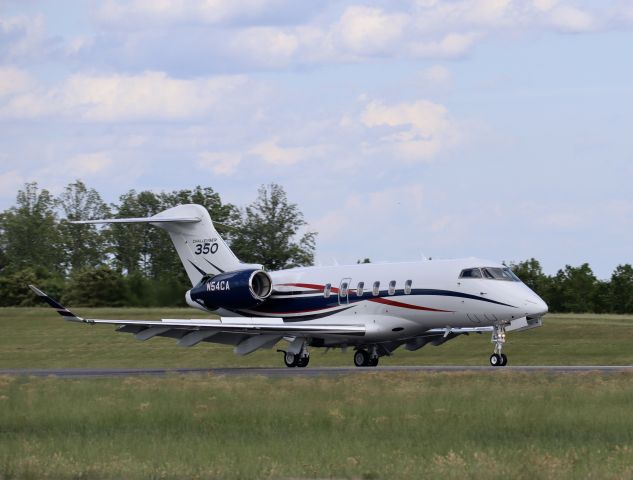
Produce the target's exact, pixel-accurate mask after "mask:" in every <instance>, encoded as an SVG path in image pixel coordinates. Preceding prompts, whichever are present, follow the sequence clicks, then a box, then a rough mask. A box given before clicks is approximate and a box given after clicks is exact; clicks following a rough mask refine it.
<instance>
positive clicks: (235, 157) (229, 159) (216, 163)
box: [198, 152, 242, 176]
mask: <svg viewBox="0 0 633 480" xmlns="http://www.w3.org/2000/svg"><path fill="white" fill-rule="evenodd" d="M241 161H242V157H241V156H240V155H239V154H237V153H229V152H203V153H201V154H200V155H199V156H198V167H200V168H201V169H203V170H206V169H209V168H210V169H211V170H212V171H213V173H215V174H216V175H226V176H229V175H233V174H234V173H235V172H236V171H237V167H238V166H239V165H240V163H241Z"/></svg>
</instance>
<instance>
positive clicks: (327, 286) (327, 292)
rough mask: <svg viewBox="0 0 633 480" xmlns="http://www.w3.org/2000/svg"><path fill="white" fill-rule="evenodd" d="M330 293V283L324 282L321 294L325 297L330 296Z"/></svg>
mask: <svg viewBox="0 0 633 480" xmlns="http://www.w3.org/2000/svg"><path fill="white" fill-rule="evenodd" d="M330 293H332V284H331V283H326V284H325V287H323V296H324V297H325V298H330Z"/></svg>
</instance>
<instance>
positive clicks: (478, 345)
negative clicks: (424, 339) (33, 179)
mask: <svg viewBox="0 0 633 480" xmlns="http://www.w3.org/2000/svg"><path fill="white" fill-rule="evenodd" d="M79 310H80V311H78V312H77V313H78V314H81V315H84V316H89V317H94V318H128V319H138V318H145V319H160V318H190V317H196V316H198V317H200V318H203V316H202V315H196V312H195V311H194V310H192V309H156V310H151V309H79ZM0 331H1V332H2V335H0V368H54V367H55V368H56V367H59V368H64V367H68V368H72V367H165V368H171V367H174V368H175V367H227V366H281V365H282V364H283V363H282V358H281V355H280V354H278V353H275V351H274V350H264V351H261V350H260V351H257V352H255V353H253V354H252V355H248V356H246V357H236V356H235V355H234V354H233V351H232V348H231V347H227V346H222V345H215V344H212V343H202V344H199V345H197V346H195V347H192V348H182V347H178V346H177V345H176V342H175V341H174V340H171V339H166V338H153V339H151V340H148V341H146V342H139V341H137V340H135V339H134V337H133V336H132V335H130V334H123V333H116V332H114V327H112V326H107V325H92V326H90V325H81V324H73V323H69V322H65V321H63V319H62V318H61V317H60V316H59V315H57V314H56V313H55V312H54V311H53V310H51V309H50V308H29V309H21V308H2V309H0ZM283 344H284V343H283V342H281V343H280V345H283ZM632 347H633V316H618V315H547V316H546V317H545V319H544V326H543V327H542V328H537V329H534V330H529V331H526V332H519V333H514V334H512V333H510V334H509V335H508V343H507V344H506V349H505V352H506V353H507V354H508V357H509V362H510V365H630V364H633V348H632ZM322 352H323V349H314V350H313V351H312V357H311V360H310V365H311V366H316V365H322V366H326V365H352V351H351V350H348V351H347V352H346V353H344V354H342V353H341V352H340V350H336V351H330V352H328V353H327V354H323V353H322ZM491 353H492V344H491V343H490V335H489V334H482V335H476V334H475V335H469V336H461V337H458V338H456V339H454V340H451V341H449V342H447V343H445V344H444V345H441V346H439V347H434V346H426V347H424V348H422V349H420V350H418V351H417V352H408V351H406V350H404V349H401V350H397V351H396V353H395V355H393V356H392V357H389V358H385V357H383V358H381V365H420V364H428V365H487V364H488V357H489V356H490V354H491Z"/></svg>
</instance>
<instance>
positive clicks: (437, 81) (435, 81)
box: [420, 65, 453, 87]
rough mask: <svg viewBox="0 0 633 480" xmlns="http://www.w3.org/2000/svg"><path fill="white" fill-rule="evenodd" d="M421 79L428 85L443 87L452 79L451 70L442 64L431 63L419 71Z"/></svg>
mask: <svg viewBox="0 0 633 480" xmlns="http://www.w3.org/2000/svg"><path fill="white" fill-rule="evenodd" d="M420 77H421V78H422V80H423V81H424V82H425V83H426V84H427V85H430V86H440V87H445V86H448V85H450V83H451V82H452V80H453V76H452V75H451V71H450V70H449V69H448V68H446V67H444V66H442V65H433V66H431V67H429V68H425V69H424V70H422V71H421V72H420Z"/></svg>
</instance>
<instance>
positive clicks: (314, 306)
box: [251, 288, 517, 316]
mask: <svg viewBox="0 0 633 480" xmlns="http://www.w3.org/2000/svg"><path fill="white" fill-rule="evenodd" d="M277 294H278V295H296V296H295V297H293V298H277V297H275V295H272V296H271V297H269V298H268V299H267V300H266V301H265V302H264V303H263V304H262V305H259V306H258V307H255V308H253V309H251V311H253V312H259V313H264V314H279V315H281V316H283V315H284V314H286V315H290V314H296V313H305V314H307V315H309V314H311V313H316V312H318V311H320V310H325V309H328V308H333V307H338V306H339V305H348V304H349V305H352V304H355V303H358V302H362V301H363V300H372V299H375V298H394V297H404V298H406V297H410V296H412V295H417V296H441V297H458V298H467V299H469V300H478V301H481V302H487V303H493V304H495V305H502V306H504V307H511V308H517V307H515V306H513V305H508V304H507V303H502V302H497V301H496V300H491V299H489V298H482V297H478V296H476V295H470V294H468V293H462V292H454V291H452V290H436V289H429V288H417V289H413V290H411V293H410V294H408V295H405V293H404V289H400V290H396V291H395V293H394V294H393V295H389V293H388V291H387V290H382V291H380V293H379V294H378V295H376V296H374V295H372V293H371V291H369V292H367V293H364V294H363V295H362V296H360V297H359V296H356V295H354V294H352V295H350V296H349V302H345V301H344V302H342V303H340V304H339V296H338V294H337V293H332V295H330V297H329V298H325V297H324V296H323V295H314V294H312V295H311V296H304V297H302V296H300V294H301V291H297V292H278V293H277ZM399 300H401V301H402V298H400V299H399Z"/></svg>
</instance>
